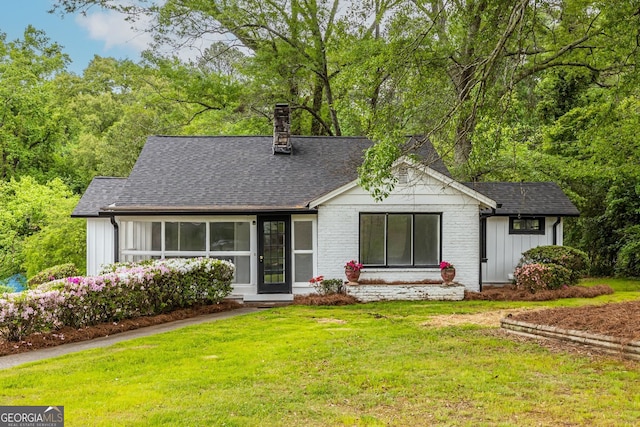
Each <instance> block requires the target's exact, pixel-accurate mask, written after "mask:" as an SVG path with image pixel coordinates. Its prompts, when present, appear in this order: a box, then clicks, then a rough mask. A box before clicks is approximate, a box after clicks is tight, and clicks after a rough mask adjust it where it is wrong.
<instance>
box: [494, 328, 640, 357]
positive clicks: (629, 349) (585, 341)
mask: <svg viewBox="0 0 640 427" xmlns="http://www.w3.org/2000/svg"><path fill="white" fill-rule="evenodd" d="M500 326H501V327H502V328H503V329H504V330H506V331H507V332H509V333H513V334H516V335H522V336H526V337H530V338H536V339H552V340H556V341H560V342H570V343H573V344H580V345H583V346H587V347H590V348H593V349H596V350H599V351H602V352H605V353H607V354H614V355H619V356H622V357H626V358H629V359H633V360H638V361H640V341H631V340H628V339H622V338H616V337H612V336H608V335H600V334H593V333H590V332H584V331H576V330H573V329H561V328H556V327H554V326H548V325H540V324H535V323H528V322H521V321H518V320H514V319H511V318H508V317H506V318H504V319H501V320H500Z"/></svg>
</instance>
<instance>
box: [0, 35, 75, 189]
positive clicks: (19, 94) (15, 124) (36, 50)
mask: <svg viewBox="0 0 640 427" xmlns="http://www.w3.org/2000/svg"><path fill="white" fill-rule="evenodd" d="M68 62H69V58H68V57H67V56H66V55H64V54H63V53H62V50H61V47H60V46H59V45H58V44H56V43H50V42H49V39H48V38H47V37H46V36H45V35H44V33H43V32H41V31H38V30H36V29H34V28H33V27H31V26H29V27H27V29H26V30H25V32H24V38H23V39H22V40H15V41H11V42H7V41H6V36H5V35H4V34H1V35H0V98H1V99H2V100H3V101H2V103H0V180H8V179H10V178H11V177H20V176H24V175H28V174H29V175H32V176H36V177H38V179H39V180H42V181H45V180H47V179H50V178H53V176H55V174H56V172H57V163H56V153H57V152H58V151H59V150H60V149H61V147H62V146H64V144H65V143H66V141H67V138H68V136H69V135H68V130H69V128H68V124H69V118H68V114H67V111H66V110H65V108H64V106H63V105H61V102H60V99H59V97H58V94H57V91H56V87H55V85H54V82H53V78H54V77H55V76H56V75H58V74H59V73H62V72H63V71H64V69H65V67H66V64H67V63H68Z"/></svg>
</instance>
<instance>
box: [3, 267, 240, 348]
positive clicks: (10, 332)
mask: <svg viewBox="0 0 640 427" xmlns="http://www.w3.org/2000/svg"><path fill="white" fill-rule="evenodd" d="M110 270H111V271H109V272H104V274H101V275H99V276H91V277H69V278H65V279H59V280H54V281H52V282H48V283H45V284H43V285H40V286H39V287H37V288H36V289H33V290H28V291H24V292H22V293H14V294H5V295H4V296H3V297H2V298H0V336H3V337H4V338H6V339H8V340H12V341H19V340H21V339H22V338H24V337H25V336H27V335H29V334H32V333H34V332H45V331H50V330H54V329H57V328H60V327H62V326H72V327H75V328H81V327H84V326H89V325H95V324H98V323H103V322H113V321H119V320H122V319H127V318H132V317H138V316H147V315H155V314H160V313H167V312H170V311H172V310H175V309H178V308H185V307H190V306H193V305H196V304H210V303H219V302H220V301H222V299H223V298H225V297H226V296H228V295H229V294H230V293H231V290H232V287H231V280H232V279H233V274H234V272H235V267H234V265H233V264H232V263H230V262H228V261H221V260H216V259H211V258H191V259H168V260H160V261H153V262H150V263H145V264H144V265H141V264H133V263H131V264H116V265H114V266H113V267H111V269H110Z"/></svg>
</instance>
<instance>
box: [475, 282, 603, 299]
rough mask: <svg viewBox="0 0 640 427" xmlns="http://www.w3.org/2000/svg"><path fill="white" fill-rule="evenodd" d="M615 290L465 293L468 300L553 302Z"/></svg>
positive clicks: (569, 288)
mask: <svg viewBox="0 0 640 427" xmlns="http://www.w3.org/2000/svg"><path fill="white" fill-rule="evenodd" d="M612 293H613V289H611V287H610V286H609V285H595V286H589V287H586V286H567V287H566V288H561V289H556V290H553V291H538V292H536V293H535V294H532V293H531V292H529V291H525V290H518V289H515V288H514V287H513V286H511V285H505V286H484V287H483V288H482V292H471V291H465V292H464V299H466V300H484V301H552V300H556V299H560V298H595V297H597V296H600V295H609V294H612Z"/></svg>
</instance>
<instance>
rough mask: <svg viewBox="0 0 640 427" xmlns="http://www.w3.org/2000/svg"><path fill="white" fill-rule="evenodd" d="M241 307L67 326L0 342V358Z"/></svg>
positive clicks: (202, 308)
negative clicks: (80, 326)
mask: <svg viewBox="0 0 640 427" xmlns="http://www.w3.org/2000/svg"><path fill="white" fill-rule="evenodd" d="M241 306H242V305H241V304H238V303H237V302H235V301H223V302H221V303H220V304H212V305H203V306H196V307H191V308H185V309H181V310H176V311H173V312H171V313H166V314H159V315H157V316H144V317H137V318H135V319H125V320H121V321H119V322H112V323H101V324H99V325H94V326H87V327H86V328H81V329H75V328H72V327H69V326H65V327H63V328H61V329H58V330H57V331H54V332H49V333H42V334H40V333H35V334H32V335H29V336H28V337H26V338H25V339H24V340H22V341H19V342H12V341H6V340H3V339H0V356H5V355H8V354H17V353H23V352H25V351H32V350H37V349H40V348H45V347H54V346H57V345H60V344H66V343H70V342H78V341H87V340H90V339H93V338H98V337H104V336H109V335H114V334H117V333H119V332H125V331H131V330H133V329H138V328H144V327H145V326H153V325H159V324H161V323H167V322H173V321H175V320H182V319H188V318H191V317H196V316H200V315H203V314H210V313H219V312H222V311H228V310H234V309H237V308H240V307H241Z"/></svg>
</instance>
